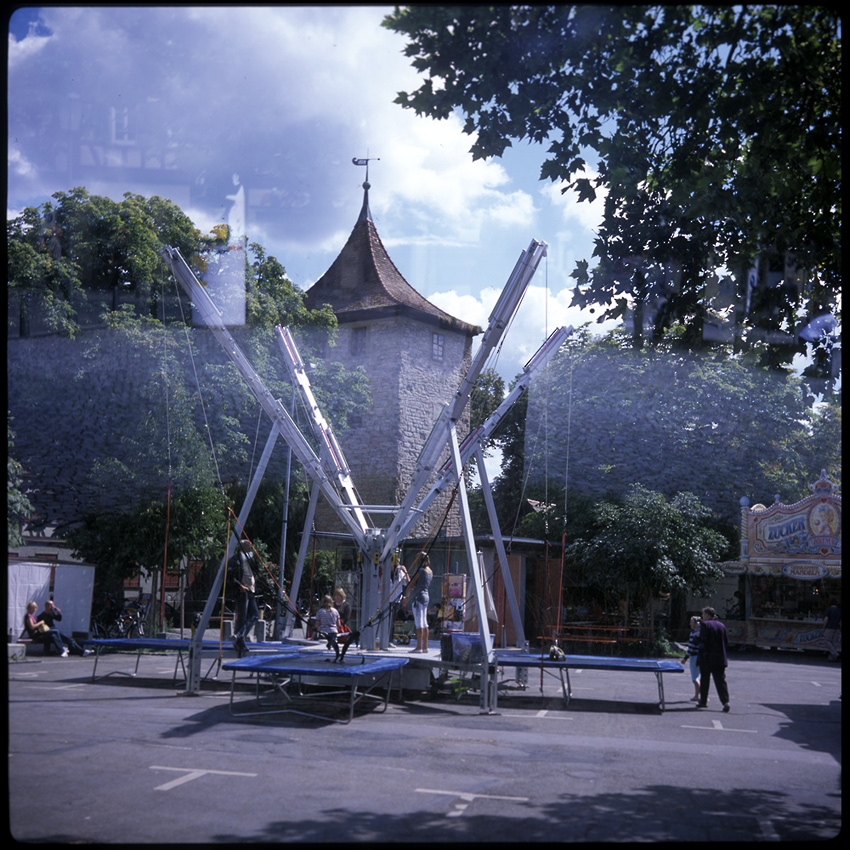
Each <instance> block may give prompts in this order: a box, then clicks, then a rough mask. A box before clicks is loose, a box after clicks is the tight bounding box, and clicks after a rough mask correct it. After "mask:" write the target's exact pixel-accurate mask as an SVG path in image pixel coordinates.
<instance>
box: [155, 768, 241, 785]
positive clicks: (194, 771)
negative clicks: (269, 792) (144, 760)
mask: <svg viewBox="0 0 850 850" xmlns="http://www.w3.org/2000/svg"><path fill="white" fill-rule="evenodd" d="M150 769H151V770H179V771H183V773H184V775H183V776H178V777H177V779H172V780H171V782H166V783H165V784H164V785H157V786H156V788H154V789H153V790H154V791H170V790H171V789H172V788H176V787H177V786H178V785H183V784H184V783H186V782H191V781H192V780H193V779H198V778H199V777H201V776H205V775H206V774H208V773H214V774H217V775H218V776H252V777H253V776H256V775H257V774H256V773H239V772H238V771H235V770H206V769H204V768H196V767H164V766H163V765H160V764H152V765H151V766H150Z"/></svg>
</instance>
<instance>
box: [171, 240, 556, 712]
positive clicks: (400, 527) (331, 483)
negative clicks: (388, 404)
mask: <svg viewBox="0 0 850 850" xmlns="http://www.w3.org/2000/svg"><path fill="white" fill-rule="evenodd" d="M545 254H546V243H545V242H538V241H537V240H532V241H531V243H530V245H529V247H528V249H527V250H526V251H523V252H522V254H521V255H520V258H519V260H518V261H517V264H516V266H515V267H514V270H513V272H512V273H511V276H510V277H509V278H508V281H507V283H506V285H505V288H504V289H503V291H502V294H501V295H500V297H499V300H498V302H497V303H496V306H495V307H494V308H493V311H492V313H491V314H490V319H489V324H488V328H487V330H486V332H485V334H484V337H483V339H482V342H481V345H480V347H479V349H478V351H477V352H476V354H475V356H474V358H473V360H472V364H471V366H470V368H469V370H468V371H467V373H466V375H465V376H464V378H463V380H462V381H461V383H460V386H459V388H458V391H457V393H456V395H455V397H454V398H453V399H452V400H451V402H449V403H448V404H446V405H445V406H444V407H443V409H442V411H441V413H440V415H439V416H438V418H437V421H436V423H435V424H434V427H433V428H432V430H431V433H430V435H429V436H428V439H427V440H426V441H425V444H424V446H423V448H422V451H421V452H420V454H419V457H418V459H417V463H416V468H415V471H414V474H413V479H412V482H411V484H410V487H409V489H408V491H407V495H406V496H405V498H404V500H403V502H402V504H401V505H398V506H377V505H376V506H371V505H369V506H367V505H362V504H360V502H359V500H358V498H357V495H356V492H355V489H354V486H353V482H352V479H351V474H350V470H349V468H348V465H347V463H346V461H345V457H344V454H343V451H342V447H341V446H340V445H339V442H338V441H337V439H336V437H335V436H334V434H333V430H332V429H331V427H330V425H329V423H328V422H327V421H326V420H325V418H324V416H323V415H322V413H321V411H320V409H319V407H318V404H317V403H316V400H315V397H314V396H313V392H312V389H311V388H310V381H309V378H308V377H307V371H306V369H305V367H304V363H303V361H302V360H301V357H300V355H299V353H298V349H297V347H296V345H295V341H294V339H293V338H292V335H291V334H290V333H289V330H288V329H287V328H278V329H277V340H278V344H279V346H280V349H281V353H282V354H283V357H284V360H285V362H286V365H287V368H288V369H289V372H290V376H291V377H292V380H293V383H294V384H295V385H297V386H298V388H299V391H300V392H301V395H302V397H303V399H304V401H305V404H306V406H307V409H308V410H309V411H310V415H311V420H312V427H313V430H314V432H315V435H316V437H317V440H318V442H319V445H320V454H319V455H317V454H316V452H314V450H313V448H312V447H311V445H310V443H309V442H308V441H307V439H306V438H305V437H304V435H303V434H302V432H301V431H300V429H299V428H298V426H297V425H296V424H295V422H294V421H293V420H292V418H291V417H290V416H289V414H288V413H287V411H286V409H285V408H284V407H283V405H282V404H281V402H280V401H279V400H277V399H275V398H273V397H272V395H271V393H270V392H269V391H268V389H267V388H266V386H265V384H264V383H263V381H262V379H261V378H260V376H259V375H258V374H257V372H256V371H255V370H254V368H253V366H251V364H250V362H249V361H248V359H247V358H246V357H245V355H244V354H243V353H242V351H241V350H240V349H239V346H238V345H237V344H236V342H235V340H234V339H233V337H232V335H231V334H230V332H229V331H228V330H227V328H226V327H225V325H224V322H223V320H222V317H221V314H220V313H219V311H218V310H217V309H216V307H215V305H214V304H213V302H212V300H211V299H210V297H209V295H208V294H207V293H206V291H205V289H204V287H203V286H201V284H200V283H199V282H198V280H197V278H196V277H195V275H194V274H193V273H192V270H191V269H190V268H189V266H188V264H187V263H186V261H185V260H184V259H183V257H182V256H181V255H180V252H179V251H178V250H176V249H174V248H164V249H163V250H162V251H160V256H161V257H162V258H163V259H164V260H165V262H166V263H167V264H168V266H169V268H170V269H171V272H172V274H174V276H175V278H176V279H177V281H178V282H179V283H180V285H181V286H182V287H183V289H184V290H185V291H186V293H187V294H188V296H189V297H190V298H191V299H192V301H193V303H194V305H195V307H196V309H197V310H198V312H199V313H200V315H201V316H203V318H204V321H205V322H206V324H207V326H208V327H209V328H210V330H211V331H212V333H213V334H214V335H215V337H216V338H217V339H218V341H219V343H220V344H221V346H222V348H224V350H225V352H226V353H227V354H228V356H229V357H230V358H231V360H232V361H233V363H234V365H235V366H236V368H237V369H238V371H239V373H240V374H241V375H242V377H243V379H244V380H245V382H246V384H247V385H248V387H249V389H250V390H251V392H252V393H253V395H254V396H255V398H256V399H257V401H258V402H259V403H260V405H261V407H262V408H263V410H264V411H265V412H266V413H267V414H268V416H269V417H270V419H271V420H272V423H273V427H272V431H271V434H270V435H269V439H268V441H267V444H266V448H265V450H264V452H263V457H262V458H261V460H260V463H259V464H258V466H257V470H256V471H255V474H254V477H253V479H252V481H251V485H250V486H249V489H248V493H247V495H246V498H245V503H244V504H243V506H242V510H241V511H240V514H239V519H238V526H239V528H240V529H241V528H242V527H243V526H244V524H245V521H246V520H247V517H248V513H249V512H250V509H251V505H252V504H253V500H254V497H255V495H256V491H257V487H258V486H259V482H260V480H261V479H262V476H263V474H264V473H265V469H266V466H267V465H268V461H269V458H270V455H271V451H272V448H273V447H274V443H275V441H276V438H277V436H278V435H280V436H283V438H284V440H285V441H286V442H287V443H288V445H289V446H290V448H291V449H292V451H293V452H294V453H295V454H296V456H297V457H298V459H299V460H300V461H301V463H302V465H303V466H304V469H305V471H306V473H307V475H308V476H309V478H310V480H311V483H312V486H311V492H310V503H309V506H308V510H307V518H306V522H305V526H304V528H305V534H304V535H302V539H301V546H300V549H299V553H298V561H297V564H296V572H295V576H294V578H293V583H292V588H291V596H292V598H297V594H298V587H299V584H300V580H301V575H302V572H303V565H304V559H305V557H306V552H307V545H308V540H309V534H308V533H306V532H307V531H309V529H310V527H311V526H312V523H313V517H314V515H315V510H316V505H317V503H318V497H319V495H322V496H324V497H325V499H326V500H327V501H328V503H329V504H330V506H331V508H332V509H333V510H334V512H335V513H336V514H337V516H338V517H339V518H340V519H341V520H342V522H343V523H344V524H345V526H346V527H347V529H348V531H349V532H350V533H351V535H352V537H353V539H354V543H355V545H356V546H357V548H358V549H359V551H360V552H361V553H362V564H363V598H362V604H363V610H364V611H375V612H376V611H378V610H379V609H380V608H381V606H382V604H383V603H384V601H385V600H386V599H387V598H388V597H389V595H390V573H391V567H392V563H391V561H392V556H393V553H394V551H395V550H396V548H397V546H398V545H399V543H400V542H401V541H402V540H403V539H404V538H405V536H406V535H407V534H408V533H409V531H410V530H411V528H412V527H413V526H414V525H415V524H416V522H417V520H418V519H419V518H420V517H421V516H422V515H423V514H424V512H425V511H426V510H427V508H428V507H429V506H430V504H431V503H432V502H433V500H434V499H435V498H436V497H437V496H438V495H439V494H440V493H441V492H442V491H443V490H445V489H446V488H447V487H449V486H453V485H454V484H456V483H458V484H460V483H461V476H462V474H463V468H464V466H465V465H466V464H467V463H468V462H469V460H470V459H471V458H472V457H473V456H475V457H476V458H477V461H478V470H479V475H480V477H481V483H482V489H483V492H484V499H485V504H486V506H487V512H488V518H489V520H490V525H491V530H492V534H493V538H494V540H495V541H496V555H497V558H498V559H499V561H500V563H501V566H502V572H503V576H504V580H505V589H506V594H507V598H508V603H509V609H510V613H511V617H512V619H513V622H514V628H515V633H516V635H517V645H518V646H521V645H522V644H523V643H524V631H523V627H522V618H521V616H520V612H519V608H518V605H517V600H516V594H515V592H514V588H513V584H512V582H511V578H510V571H509V569H508V565H507V557H506V554H505V548H504V542H503V540H502V536H501V533H500V530H499V526H498V522H497V521H496V513H495V507H494V505H493V498H492V494H491V492H490V487H489V481H488V479H487V475H486V471H485V468H484V458H483V446H484V443H485V441H486V440H487V439H488V438H489V436H490V434H492V432H493V430H494V429H495V427H496V425H497V424H498V423H499V421H500V420H501V419H502V417H503V416H504V415H505V413H507V411H508V409H509V408H510V407H511V405H512V404H513V403H514V402H515V401H516V400H517V399H518V398H519V397H520V395H521V394H522V393H523V392H524V391H525V390H526V389H527V388H528V385H529V383H530V382H531V379H532V377H533V376H534V374H535V373H536V372H537V371H539V370H540V369H541V368H543V367H544V366H545V365H546V364H548V363H549V361H550V360H551V359H552V357H553V356H554V355H555V353H556V352H557V351H558V349H559V348H560V347H561V345H562V344H563V342H564V341H565V340H566V338H567V337H568V336H569V334H570V333H571V332H572V328H571V327H570V328H558V329H556V330H555V331H554V332H553V333H552V334H551V335H550V336H549V338H548V339H547V340H546V342H545V343H544V344H543V345H542V346H541V348H540V349H539V350H538V352H537V353H536V354H535V355H534V357H532V358H531V360H529V362H528V363H527V364H526V366H525V367H524V369H523V374H522V375H521V376H520V378H519V379H518V381H517V382H516V384H515V386H514V387H513V389H512V390H511V392H510V393H509V394H508V395H507V396H506V398H505V399H504V401H503V402H502V403H501V404H500V405H499V407H498V409H497V410H496V411H494V413H493V414H492V415H491V416H490V417H489V418H488V419H487V421H486V422H485V423H484V424H483V425H481V426H480V427H478V428H477V429H476V430H475V431H473V432H472V433H471V434H469V436H468V437H467V438H466V439H465V440H464V441H463V442H462V443H461V442H460V441H459V439H458V434H457V427H458V423H459V422H460V419H461V417H462V415H463V412H464V410H465V408H466V405H467V404H468V402H469V397H470V394H471V392H472V389H473V387H474V385H475V382H476V380H477V379H478V377H479V375H480V374H481V371H482V370H483V368H484V365H485V364H486V362H487V359H488V357H489V356H490V354H491V352H492V351H493V349H494V348H495V347H496V345H498V343H499V341H500V340H501V338H502V336H503V335H504V333H505V331H506V329H507V328H508V326H509V325H510V322H511V320H512V319H513V317H514V315H515V313H516V310H517V309H518V307H519V304H520V302H521V300H522V297H523V295H524V293H525V290H526V288H527V287H528V284H529V283H530V281H531V278H532V276H533V275H534V272H535V271H536V269H537V266H538V265H539V263H540V260H541V259H542V258H543V256H545ZM446 448H448V449H449V452H450V457H449V460H448V461H447V462H445V463H444V464H443V465H442V466H439V459H440V457H441V456H442V455H443V453H444V451H445V450H446ZM434 476H436V480H435V481H434V483H433V484H432V485H431V487H430V488H429V489H428V490H427V491H426V492H425V493H424V494H423V495H421V498H420V494H422V491H423V490H424V489H425V487H426V485H427V484H428V482H429V480H431V479H432V478H433V477H434ZM458 494H459V504H460V512H461V519H462V530H463V538H464V544H465V548H466V555H467V563H468V564H469V565H470V578H471V581H472V587H473V591H474V599H475V604H476V609H477V612H479V616H478V623H479V632H480V635H481V641H482V648H483V650H484V657H485V659H486V660H485V662H484V664H483V665H482V680H483V681H482V695H484V694H489V693H491V691H493V690H494V689H493V688H491V687H489V685H488V684H487V683H486V679H487V677H488V673H487V671H488V670H489V667H490V666H491V664H492V661H493V657H494V651H493V644H492V640H491V637H490V633H489V627H488V625H487V617H486V616H484V615H482V612H484V611H486V606H485V600H484V588H483V585H482V583H481V577H480V576H479V574H478V570H476V569H475V568H474V567H475V565H476V564H477V563H478V560H477V555H476V552H475V543H474V537H473V531H472V521H471V517H470V513H469V504H468V501H467V496H466V490H465V488H464V487H463V486H459V487H458ZM417 500H418V501H417ZM370 510H371V511H374V512H375V513H390V514H392V520H391V522H390V524H389V525H388V526H387V527H386V528H379V527H374V526H371V525H370V524H369V522H368V521H367V515H368V514H369V511H370ZM236 542H237V533H234V534H233V535H231V539H230V541H229V544H228V549H227V552H226V553H225V555H224V558H223V559H222V563H221V566H220V567H219V571H218V574H217V576H216V580H215V582H214V584H213V588H212V591H211V595H210V598H209V600H208V601H207V605H206V606H205V608H204V612H203V614H202V615H201V622H200V623H199V626H198V628H197V630H196V632H195V637H194V638H193V643H192V647H191V648H190V655H189V660H190V671H189V676H188V677H187V691H189V692H196V691H197V690H198V687H199V685H200V656H201V653H200V646H201V640H202V638H203V634H204V631H205V630H206V626H207V623H208V622H209V618H210V616H211V614H212V609H213V607H214V605H215V600H216V598H217V596H218V595H219V593H220V591H221V584H222V581H223V574H224V568H225V565H226V563H227V559H228V558H229V557H230V555H231V554H232V552H233V551H234V549H235V545H236ZM291 627H292V621H291V614H290V615H289V616H288V620H287V634H290V633H291ZM391 637H392V635H391V624H389V623H387V622H386V621H384V620H383V619H380V620H379V621H378V622H377V623H376V624H372V622H371V619H370V620H369V621H368V623H367V625H366V626H365V627H362V630H361V637H360V639H361V645H364V646H366V647H375V648H380V649H386V647H387V645H388V643H389V640H390V639H391ZM196 644H197V646H196ZM492 699H493V702H494V701H495V698H494V697H493V698H492ZM484 704H485V705H484V707H485V708H487V707H489V705H490V698H487V697H486V696H485V697H484Z"/></svg>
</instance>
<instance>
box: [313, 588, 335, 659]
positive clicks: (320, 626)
mask: <svg viewBox="0 0 850 850" xmlns="http://www.w3.org/2000/svg"><path fill="white" fill-rule="evenodd" d="M316 631H317V632H318V633H319V635H321V636H323V637H325V638H327V641H328V649H333V651H334V654H335V658H334V661H338V660H339V644H338V643H337V635H338V634H339V611H337V610H336V608H334V601H333V598H332V597H331V596H327V595H325V596H324V598H323V599H322V607H321V608H319V610H318V611H317V612H316Z"/></svg>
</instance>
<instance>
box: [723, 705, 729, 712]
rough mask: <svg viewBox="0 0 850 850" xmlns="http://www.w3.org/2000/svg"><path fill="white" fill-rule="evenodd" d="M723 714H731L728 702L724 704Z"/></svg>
mask: <svg viewBox="0 0 850 850" xmlns="http://www.w3.org/2000/svg"><path fill="white" fill-rule="evenodd" d="M723 712H724V714H728V713H729V703H728V702H727V703H724V704H723Z"/></svg>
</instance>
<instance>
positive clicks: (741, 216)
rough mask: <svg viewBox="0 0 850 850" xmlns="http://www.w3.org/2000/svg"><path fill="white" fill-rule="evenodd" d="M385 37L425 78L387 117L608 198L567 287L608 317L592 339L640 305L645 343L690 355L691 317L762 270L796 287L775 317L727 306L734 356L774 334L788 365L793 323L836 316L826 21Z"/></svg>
mask: <svg viewBox="0 0 850 850" xmlns="http://www.w3.org/2000/svg"><path fill="white" fill-rule="evenodd" d="M384 25H385V26H387V27H388V28H390V29H393V30H394V31H396V32H399V33H401V34H403V35H404V36H406V37H407V39H408V46H407V48H406V51H405V52H406V54H407V55H408V56H410V57H412V64H413V66H414V67H415V68H416V69H417V70H418V71H420V72H423V73H424V74H426V77H425V80H424V82H423V83H422V85H421V86H420V87H419V88H418V89H417V90H416V91H413V92H400V93H399V95H398V97H397V102H398V103H400V104H401V105H402V106H404V107H406V108H410V109H413V110H415V111H416V112H417V113H418V114H421V115H429V116H432V117H434V118H447V117H448V116H449V115H451V114H452V113H453V112H455V111H458V112H460V113H461V114H462V115H463V116H465V124H464V131H465V132H466V133H468V134H470V135H471V136H473V137H474V140H473V144H472V148H471V151H472V155H473V158H474V159H478V158H486V157H491V156H499V155H501V154H502V153H503V152H504V150H505V149H506V148H507V147H509V146H510V145H511V144H512V143H513V142H514V141H520V140H527V141H530V142H536V143H543V144H546V145H547V150H546V155H545V159H544V162H543V164H542V168H541V179H548V180H552V181H554V182H555V183H556V184H562V185H563V191H567V190H572V191H574V192H575V193H576V196H577V198H578V199H579V200H580V201H581V200H592V199H594V198H595V197H596V196H597V195H598V194H600V193H601V194H602V195H604V199H605V200H604V219H603V222H602V226H601V227H600V229H599V231H598V233H597V238H596V245H595V249H594V255H595V257H596V258H597V265H596V266H595V267H593V268H591V267H590V264H589V262H588V261H587V260H582V261H581V262H579V264H578V266H577V268H576V270H575V272H574V273H573V276H574V277H575V278H576V280H577V282H578V284H579V287H578V289H577V291H576V293H575V301H574V303H576V304H579V305H582V306H584V305H588V304H599V305H604V306H605V311H604V313H603V314H602V315H601V317H600V321H601V320H602V319H604V318H607V317H617V316H623V315H625V314H626V313H627V311H628V310H630V309H631V308H633V307H640V306H641V303H642V301H645V300H647V299H649V297H650V296H655V297H659V298H660V300H661V302H662V309H659V311H658V314H657V316H656V332H657V333H661V332H663V331H664V330H666V329H667V328H669V327H671V326H672V325H674V324H675V323H677V322H678V323H679V324H681V325H682V326H683V328H684V333H681V334H679V335H678V337H677V339H678V343H679V345H681V346H683V347H689V348H698V347H704V346H705V345H706V340H707V335H706V334H705V333H704V327H703V324H704V322H705V321H706V319H707V317H712V315H713V313H712V311H715V310H717V309H719V310H721V311H723V310H724V309H726V310H727V312H728V307H729V305H728V303H726V304H724V303H720V304H718V303H717V295H718V289H719V287H720V286H721V281H720V280H719V279H718V277H717V274H716V270H717V269H718V268H719V267H723V266H724V265H725V266H726V267H727V268H729V269H747V268H749V267H750V265H752V263H753V262H754V261H755V259H756V258H757V257H758V256H759V255H763V254H764V253H765V252H771V253H772V255H773V256H775V257H777V258H778V263H779V268H780V271H781V269H782V261H783V259H784V258H790V259H791V263H792V265H794V266H795V267H797V268H798V269H801V270H805V271H804V273H803V275H802V279H800V280H792V281H791V282H790V283H791V285H790V286H787V287H784V288H783V287H779V288H777V290H776V291H768V292H767V293H766V294H765V297H766V298H767V299H768V300H771V299H774V300H775V299H777V298H778V299H780V300H781V301H782V302H783V305H782V306H783V309H781V310H779V311H776V312H774V311H772V310H771V309H768V307H765V308H764V309H756V308H757V305H755V304H751V307H752V308H753V309H752V310H751V312H750V313H749V314H747V315H745V313H746V309H745V307H746V298H745V297H744V293H743V292H739V293H738V295H739V296H740V302H741V305H743V306H742V308H741V310H740V311H739V314H738V315H737V316H736V318H737V319H738V320H739V321H740V322H741V323H742V326H743V335H742V339H743V340H744V341H746V339H747V329H749V330H750V331H752V329H753V327H755V326H759V333H758V334H754V333H750V334H749V338H750V339H751V338H752V337H753V336H760V338H764V337H765V336H768V338H769V334H774V335H775V334H776V333H777V332H785V333H789V336H788V338H787V339H786V340H785V347H786V348H787V347H789V346H790V347H791V348H792V349H796V350H802V349H803V348H804V343H803V341H802V340H800V339H799V338H796V339H795V337H794V334H793V331H794V327H793V325H794V324H795V322H796V320H797V319H798V318H800V317H801V315H805V314H808V315H809V316H814V315H817V314H819V313H823V312H825V311H827V310H832V311H833V312H838V311H840V298H839V291H840V284H841V279H842V275H841V239H840V229H841V159H840V157H841V154H840V152H841V120H840V115H841V109H840V105H841V84H840V80H841V39H840V17H839V13H838V11H837V10H836V9H834V8H832V7H824V6H808V5H790V6H782V5H780V6H691V5H680V6H658V5H655V6H604V5H603V6H599V5H584V6H580V5H562V6H475V5H469V6H409V7H402V8H400V9H399V8H397V9H396V11H395V12H394V13H393V14H392V15H390V16H388V17H387V18H386V19H385V21H384ZM768 306H769V305H768ZM785 308H787V309H785ZM647 309H648V308H647ZM774 338H775V337H774ZM636 342H637V343H638V344H639V345H640V344H642V340H641V339H640V335H638V336H637V339H636ZM783 356H784V355H783ZM775 360H779V361H780V362H781V361H782V357H778V358H775ZM774 365H775V364H774Z"/></svg>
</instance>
